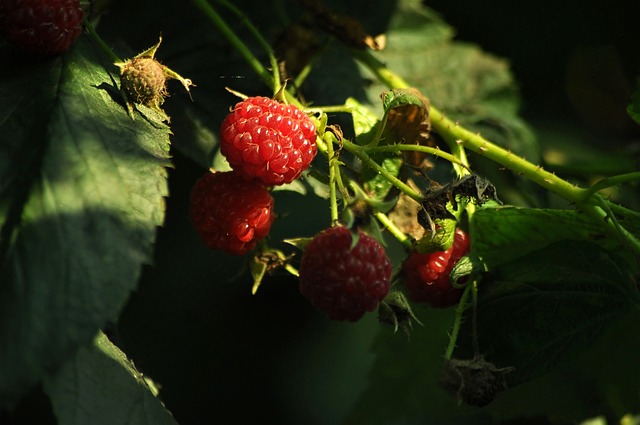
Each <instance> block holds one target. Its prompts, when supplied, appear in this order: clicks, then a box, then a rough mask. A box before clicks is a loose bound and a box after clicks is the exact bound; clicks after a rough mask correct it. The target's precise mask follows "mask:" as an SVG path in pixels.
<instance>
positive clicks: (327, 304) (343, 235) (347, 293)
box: [300, 226, 392, 322]
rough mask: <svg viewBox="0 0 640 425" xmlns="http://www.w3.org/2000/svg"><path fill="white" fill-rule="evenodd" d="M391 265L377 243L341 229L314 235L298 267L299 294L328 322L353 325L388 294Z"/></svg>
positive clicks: (370, 238) (337, 227) (367, 237)
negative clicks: (325, 317)
mask: <svg viewBox="0 0 640 425" xmlns="http://www.w3.org/2000/svg"><path fill="white" fill-rule="evenodd" d="M391 269H392V266H391V262H390V261H389V258H388V257H387V254H386V252H385V251H384V248H383V247H382V246H381V245H380V243H379V242H378V241H377V240H375V239H374V238H372V237H371V236H369V235H367V234H366V233H363V232H361V231H360V232H359V235H358V241H357V243H356V244H355V246H353V237H352V234H351V232H350V231H349V230H348V229H347V228H345V227H342V226H336V227H331V228H329V229H326V230H324V231H322V232H321V233H319V234H317V235H316V236H315V237H314V238H313V239H312V240H311V242H310V243H309V245H307V247H306V249H305V251H304V254H303V256H302V260H301V265H300V292H301V293H302V294H303V295H304V296H305V297H306V298H307V299H308V300H309V301H311V303H312V304H313V305H314V306H315V307H316V308H317V309H318V310H320V311H322V312H324V313H325V314H326V315H327V316H328V317H329V319H332V320H346V321H351V322H355V321H357V320H359V319H360V318H361V317H362V316H363V315H364V314H365V313H366V312H368V311H373V310H375V309H376V308H377V307H378V304H379V303H380V301H381V300H382V299H384V297H385V296H386V295H387V293H388V292H389V284H390V278H391Z"/></svg>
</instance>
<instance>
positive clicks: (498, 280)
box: [463, 241, 640, 386]
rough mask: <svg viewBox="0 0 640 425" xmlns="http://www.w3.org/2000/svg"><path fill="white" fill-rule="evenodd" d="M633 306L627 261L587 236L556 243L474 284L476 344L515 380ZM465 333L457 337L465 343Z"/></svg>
mask: <svg viewBox="0 0 640 425" xmlns="http://www.w3.org/2000/svg"><path fill="white" fill-rule="evenodd" d="M638 307H640V295H639V293H638V291H637V288H636V286H635V284H634V283H633V281H632V279H631V275H630V274H629V271H628V265H627V264H626V263H625V262H623V261H622V260H621V259H620V258H619V257H618V256H617V255H614V254H611V253H610V252H608V251H606V250H604V249H603V248H601V247H600V246H599V245H596V244H593V243H590V242H585V241H561V242H556V243H554V244H552V245H550V246H548V247H546V248H544V249H541V250H538V251H535V252H532V253H530V254H529V255H527V256H525V257H523V258H521V259H519V260H516V261H513V262H510V263H508V264H504V265H502V266H501V267H499V268H498V269H497V270H496V272H495V276H494V278H493V279H491V281H490V282H488V281H487V282H485V286H482V283H481V295H480V298H479V308H478V312H477V317H478V334H479V335H480V336H481V337H480V341H479V344H480V351H481V353H482V354H486V356H487V359H488V360H490V361H492V362H493V363H495V364H496V365H498V366H501V367H507V366H513V367H515V368H516V369H515V371H513V372H512V373H510V374H509V375H508V376H507V380H508V381H509V383H510V385H511V386H514V385H517V384H519V383H522V382H524V381H528V380H530V379H532V378H534V377H537V376H540V375H542V374H544V373H545V372H548V371H549V370H551V369H552V368H553V367H555V366H556V365H557V364H558V363H561V362H563V361H567V360H569V359H571V358H572V357H573V356H575V355H576V354H578V353H581V352H583V351H585V350H587V349H588V348H589V347H591V345H592V344H593V343H594V342H595V341H597V338H598V336H599V335H600V333H601V332H602V331H604V330H606V329H607V328H608V326H610V325H611V324H612V323H615V319H616V318H617V317H618V316H619V315H620V314H623V313H625V312H629V311H630V310H632V309H637V308H638ZM467 331H470V330H469V329H467ZM470 338H471V337H470V336H469V335H468V334H467V336H466V337H465V338H464V339H463V341H465V344H464V345H466V346H467V347H468V345H469V340H470Z"/></svg>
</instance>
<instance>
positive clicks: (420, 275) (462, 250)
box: [402, 229, 469, 308]
mask: <svg viewBox="0 0 640 425" xmlns="http://www.w3.org/2000/svg"><path fill="white" fill-rule="evenodd" d="M468 251H469V236H468V235H467V234H466V233H465V232H463V231H462V230H460V229H456V233H455V237H454V239H453V244H452V245H451V247H449V249H447V250H445V251H439V252H431V253H428V254H420V253H418V252H413V253H412V254H411V255H410V256H409V258H408V259H407V260H406V261H405V262H404V264H403V265H402V271H403V274H404V284H405V286H406V287H407V289H408V291H409V297H410V298H411V299H412V300H413V301H416V302H426V303H427V304H429V305H430V306H431V307H439V308H444V307H450V306H452V305H455V304H457V303H458V301H460V297H461V296H462V292H463V290H462V289H460V288H454V287H453V285H451V282H449V275H450V274H451V270H453V267H454V266H455V265H456V263H457V262H458V260H459V259H460V258H461V257H462V256H464V255H465V254H466V253H467V252H468Z"/></svg>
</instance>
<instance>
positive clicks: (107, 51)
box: [84, 17, 123, 63]
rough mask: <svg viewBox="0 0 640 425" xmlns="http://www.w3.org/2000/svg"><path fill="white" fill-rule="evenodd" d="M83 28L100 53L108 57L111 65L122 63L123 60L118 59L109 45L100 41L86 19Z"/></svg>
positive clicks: (98, 35)
mask: <svg viewBox="0 0 640 425" xmlns="http://www.w3.org/2000/svg"><path fill="white" fill-rule="evenodd" d="M84 27H85V28H86V29H87V32H88V33H89V35H91V38H93V41H95V42H96V44H98V46H99V47H100V49H102V51H103V52H104V53H105V54H106V55H107V56H108V57H109V60H110V61H111V63H120V62H123V60H122V59H120V57H119V56H118V55H117V54H116V53H115V52H114V51H113V49H112V48H111V47H109V45H108V44H107V43H106V42H105V41H104V40H103V39H102V37H100V34H98V32H97V31H96V29H95V27H94V26H93V24H92V23H91V21H90V20H89V19H87V18H86V17H85V18H84Z"/></svg>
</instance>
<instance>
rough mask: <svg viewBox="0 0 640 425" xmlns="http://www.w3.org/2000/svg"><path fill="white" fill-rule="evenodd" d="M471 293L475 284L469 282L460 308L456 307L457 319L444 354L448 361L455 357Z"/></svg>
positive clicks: (459, 305) (459, 304)
mask: <svg viewBox="0 0 640 425" xmlns="http://www.w3.org/2000/svg"><path fill="white" fill-rule="evenodd" d="M471 291H473V282H469V283H468V284H467V286H466V287H465V288H464V292H463V293H462V297H461V298H460V302H459V303H458V307H456V317H455V319H454V320H453V326H452V328H451V335H449V345H448V346H447V350H446V351H445V353H444V358H445V359H447V360H451V356H453V350H455V348H456V343H457V342H458V335H459V334H460V327H461V326H462V321H463V318H464V312H465V310H466V309H467V299H468V298H469V292H471Z"/></svg>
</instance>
